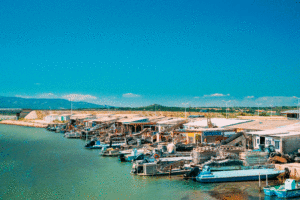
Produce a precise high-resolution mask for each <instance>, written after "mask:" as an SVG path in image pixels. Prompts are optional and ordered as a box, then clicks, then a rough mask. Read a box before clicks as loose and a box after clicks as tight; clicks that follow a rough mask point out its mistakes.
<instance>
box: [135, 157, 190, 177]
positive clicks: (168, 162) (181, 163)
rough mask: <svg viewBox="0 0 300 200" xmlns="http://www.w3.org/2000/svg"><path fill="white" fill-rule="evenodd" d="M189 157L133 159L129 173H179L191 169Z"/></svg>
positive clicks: (149, 174)
mask: <svg viewBox="0 0 300 200" xmlns="http://www.w3.org/2000/svg"><path fill="white" fill-rule="evenodd" d="M191 160H192V158H191V157H171V158H158V159H154V160H153V159H144V160H139V161H135V162H134V163H133V165H132V169H131V173H132V174H136V175H139V176H164V175H180V174H185V173H187V172H188V171H190V170H191V168H190V166H189V165H187V164H188V163H190V162H191Z"/></svg>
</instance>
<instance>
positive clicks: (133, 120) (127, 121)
mask: <svg viewBox="0 0 300 200" xmlns="http://www.w3.org/2000/svg"><path fill="white" fill-rule="evenodd" d="M144 119H148V118H147V117H134V118H125V119H121V120H118V122H122V123H130V122H135V121H140V120H144Z"/></svg>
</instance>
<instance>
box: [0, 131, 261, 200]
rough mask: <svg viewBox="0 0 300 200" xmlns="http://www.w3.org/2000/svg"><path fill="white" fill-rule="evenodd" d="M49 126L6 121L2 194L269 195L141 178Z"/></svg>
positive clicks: (242, 186) (247, 187)
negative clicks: (53, 130) (7, 123)
mask: <svg viewBox="0 0 300 200" xmlns="http://www.w3.org/2000/svg"><path fill="white" fill-rule="evenodd" d="M84 144H85V141H83V140H79V139H73V140H72V139H66V138H64V137H63V135H62V134H60V133H53V132H48V131H46V130H45V129H40V128H29V127H20V126H9V125H0V159H1V160H0V178H1V179H0V180H1V181H0V199H185V200H187V199H264V197H263V195H262V194H259V193H258V183H257V182H250V183H219V184H202V185H201V184H199V183H196V182H193V181H184V180H182V178H180V177H171V178H169V177H159V178H156V177H140V176H134V175H131V174H130V169H131V164H130V163H120V162H118V160H117V158H103V157H100V156H99V155H98V154H99V151H98V150H87V149H84V147H83V146H84Z"/></svg>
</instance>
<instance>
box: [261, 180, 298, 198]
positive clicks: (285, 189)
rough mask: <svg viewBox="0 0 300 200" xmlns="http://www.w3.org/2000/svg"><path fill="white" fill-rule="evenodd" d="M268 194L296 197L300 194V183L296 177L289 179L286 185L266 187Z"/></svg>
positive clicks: (265, 190) (266, 193)
mask: <svg viewBox="0 0 300 200" xmlns="http://www.w3.org/2000/svg"><path fill="white" fill-rule="evenodd" d="M264 193H265V195H267V196H277V197H279V198H294V197H299V196H300V185H299V184H297V183H296V181H295V180H294V179H287V180H286V181H285V183H284V185H276V186H267V187H264Z"/></svg>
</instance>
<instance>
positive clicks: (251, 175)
mask: <svg viewBox="0 0 300 200" xmlns="http://www.w3.org/2000/svg"><path fill="white" fill-rule="evenodd" d="M284 172H285V171H284V170H281V171H278V170H275V169H245V170H231V171H221V172H211V171H210V167H208V166H205V167H204V168H203V170H202V171H201V172H200V174H199V175H198V176H197V177H196V180H197V181H198V182H201V183H214V182H238V181H257V180H259V176H260V179H261V180H265V179H266V176H268V179H272V178H276V177H277V176H278V175H279V174H281V173H284Z"/></svg>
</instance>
